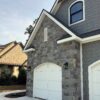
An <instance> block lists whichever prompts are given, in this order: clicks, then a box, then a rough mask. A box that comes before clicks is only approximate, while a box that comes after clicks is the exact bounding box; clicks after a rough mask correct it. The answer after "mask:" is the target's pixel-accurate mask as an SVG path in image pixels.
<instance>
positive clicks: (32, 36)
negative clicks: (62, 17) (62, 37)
mask: <svg viewBox="0 0 100 100" xmlns="http://www.w3.org/2000/svg"><path fill="white" fill-rule="evenodd" d="M45 16H47V17H48V18H50V19H51V20H52V21H53V22H55V23H56V24H57V25H58V26H59V27H61V28H62V29H63V30H64V31H65V32H67V33H68V34H69V35H71V36H72V37H75V38H78V39H80V38H79V37H78V36H76V35H75V34H74V33H73V32H72V31H70V30H69V29H68V28H66V27H65V26H64V25H63V24H61V23H60V22H59V21H58V20H56V19H55V18H54V17H53V16H52V15H50V14H49V13H48V12H47V11H45V10H43V11H42V13H41V15H40V18H39V20H38V22H37V24H36V26H35V28H34V30H33V32H32V34H31V36H30V38H29V40H28V42H27V44H26V46H25V48H24V49H27V47H29V46H30V44H31V43H32V40H34V37H35V35H36V33H37V31H38V29H39V28H40V26H41V23H42V21H43V19H44V18H45Z"/></svg>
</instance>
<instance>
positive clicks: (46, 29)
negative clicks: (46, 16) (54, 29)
mask: <svg viewBox="0 0 100 100" xmlns="http://www.w3.org/2000/svg"><path fill="white" fill-rule="evenodd" d="M46 41H48V28H47V27H45V28H44V42H46Z"/></svg>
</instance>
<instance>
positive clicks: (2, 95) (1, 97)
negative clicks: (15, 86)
mask: <svg viewBox="0 0 100 100" xmlns="http://www.w3.org/2000/svg"><path fill="white" fill-rule="evenodd" d="M16 92H22V91H20V90H17V91H13V92H3V93H0V100H34V99H33V98H29V97H26V96H25V97H21V98H6V97H5V95H6V94H9V93H16Z"/></svg>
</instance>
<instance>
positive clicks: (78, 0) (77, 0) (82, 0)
mask: <svg viewBox="0 0 100 100" xmlns="http://www.w3.org/2000/svg"><path fill="white" fill-rule="evenodd" d="M80 1H81V2H83V19H82V20H79V21H77V22H74V23H72V24H71V23H70V20H71V19H70V17H71V16H70V8H71V7H72V6H73V5H74V4H75V3H77V2H80ZM83 21H85V1H84V0H76V1H75V2H73V3H72V4H71V5H70V6H69V8H68V25H69V26H72V25H75V24H78V23H81V22H83Z"/></svg>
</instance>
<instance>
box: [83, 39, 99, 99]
mask: <svg viewBox="0 0 100 100" xmlns="http://www.w3.org/2000/svg"><path fill="white" fill-rule="evenodd" d="M97 60H100V41H96V42H92V43H88V44H84V45H83V76H84V77H83V82H84V100H89V85H88V67H89V65H91V64H92V63H94V62H95V61H97Z"/></svg>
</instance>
